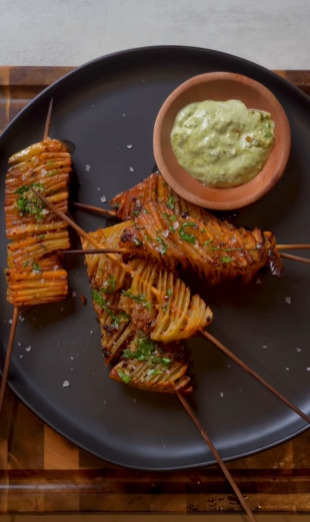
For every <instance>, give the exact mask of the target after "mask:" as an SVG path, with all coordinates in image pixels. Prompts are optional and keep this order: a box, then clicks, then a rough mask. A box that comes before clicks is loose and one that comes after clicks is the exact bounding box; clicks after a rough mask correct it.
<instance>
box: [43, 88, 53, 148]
mask: <svg viewBox="0 0 310 522" xmlns="http://www.w3.org/2000/svg"><path fill="white" fill-rule="evenodd" d="M52 110H53V98H51V101H50V105H49V108H48V113H47V118H46V123H45V129H44V135H43V139H44V140H46V138H48V135H49V133H50V128H51V121H52Z"/></svg>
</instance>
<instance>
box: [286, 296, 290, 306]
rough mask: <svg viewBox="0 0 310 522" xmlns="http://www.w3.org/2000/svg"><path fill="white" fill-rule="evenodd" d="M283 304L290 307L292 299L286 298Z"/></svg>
mask: <svg viewBox="0 0 310 522" xmlns="http://www.w3.org/2000/svg"><path fill="white" fill-rule="evenodd" d="M285 302H286V303H287V304H289V305H290V304H291V302H292V298H291V297H286V298H285Z"/></svg>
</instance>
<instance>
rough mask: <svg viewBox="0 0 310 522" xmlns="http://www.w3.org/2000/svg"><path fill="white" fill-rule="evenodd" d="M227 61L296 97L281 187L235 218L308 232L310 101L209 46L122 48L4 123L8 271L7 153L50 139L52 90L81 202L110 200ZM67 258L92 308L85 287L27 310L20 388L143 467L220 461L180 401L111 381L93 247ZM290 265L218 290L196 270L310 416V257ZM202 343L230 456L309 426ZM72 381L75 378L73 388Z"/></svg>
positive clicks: (217, 311) (200, 387)
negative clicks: (179, 90)
mask: <svg viewBox="0 0 310 522" xmlns="http://www.w3.org/2000/svg"><path fill="white" fill-rule="evenodd" d="M217 70H218V71H231V72H237V73H240V74H244V75H247V76H250V77H252V78H254V79H255V80H257V81H259V82H261V83H263V84H264V85H265V86H266V87H268V89H270V90H271V91H272V92H273V93H274V94H275V96H276V97H277V98H278V99H279V101H280V103H281V104H282V105H283V107H284V109H285V111H286V113H287V116H288V118H289V121H290V125H291V131H292V151H291V156H290V160H289V164H288V167H287V169H286V172H285V174H284V176H283V178H282V179H281V182H280V184H279V185H278V186H277V187H275V188H274V189H273V190H272V191H271V192H270V193H269V194H268V195H267V196H266V197H265V198H264V199H262V200H261V201H259V202H258V203H256V204H255V205H252V206H251V207H249V208H246V209H244V210H242V211H241V212H238V214H235V215H234V214H232V215H231V218H232V219H233V222H234V223H235V224H240V225H241V224H242V225H244V226H248V227H255V226H258V227H260V228H262V229H271V230H273V231H274V232H275V233H276V235H277V238H278V241H279V242H281V243H283V242H285V243H291V242H296V243H303V242H309V237H310V235H309V231H308V226H307V223H308V219H309V208H310V207H309V201H310V175H309V172H310V100H309V99H308V98H307V97H306V96H305V95H304V94H302V93H301V92H300V91H298V90H297V89H296V88H294V87H293V86H292V85H290V84H289V83H288V82H286V81H285V80H283V79H282V78H280V77H278V76H276V75H275V74H273V73H271V72H269V71H268V70H266V69H263V68H261V67H259V66H257V65H254V64H252V63H250V62H247V61H245V60H242V59H239V58H235V57H233V56H229V55H226V54H221V53H217V52H214V51H208V50H202V49H194V48H182V47H156V48H146V49H136V50H132V51H127V52H121V53H118V54H114V55H111V56H107V57H104V58H101V59H99V60H96V61H94V62H91V63H89V64H87V65H85V66H83V67H81V68H79V69H77V70H76V71H74V72H73V73H71V74H69V75H68V76H66V77H65V78H63V79H62V80H60V81H58V82H57V83H56V84H54V85H53V86H51V87H50V88H48V89H47V90H45V91H44V92H43V93H42V94H41V95H40V96H38V97H37V98H36V99H35V100H34V101H33V102H32V103H30V104H29V105H28V106H27V107H26V109H24V110H23V111H22V113H21V114H19V115H18V117H17V118H16V119H15V120H14V121H13V123H12V124H11V125H10V126H9V127H8V128H7V129H6V131H5V132H4V133H3V135H2V136H1V138H0V170H1V189H0V207H1V214H0V217H1V241H2V245H3V247H2V248H1V251H0V265H1V269H4V267H5V266H6V252H5V248H4V244H5V234H4V228H5V227H4V215H3V210H2V208H3V201H4V179H5V172H6V167H7V158H8V156H9V155H11V154H12V153H13V152H15V151H18V150H20V149H22V148H23V147H26V146H28V145H29V144H31V143H33V142H36V141H39V140H41V139H42V135H43V128H44V122H45V118H46V112H47V107H48V104H49V100H50V97H51V96H53V97H54V110H53V119H52V127H51V136H53V137H57V138H60V139H67V140H70V141H72V142H73V143H74V144H75V146H76V151H75V153H74V156H73V159H74V167H75V171H76V174H77V177H78V180H79V181H80V183H81V187H80V190H79V193H80V194H79V195H80V200H81V201H83V202H86V203H90V204H94V205H102V203H101V202H100V198H101V197H102V196H103V195H105V196H106V198H107V201H108V200H109V199H110V198H111V197H112V196H114V195H115V194H117V193H118V192H120V191H122V190H124V189H127V188H129V187H131V186H133V185H134V184H135V183H137V182H138V181H140V180H141V179H143V178H145V177H147V176H148V175H149V174H150V172H151V170H152V166H153V164H154V158H153V152H152V133H153V125H154V121H155V118H156V115H157V112H158V110H159V108H160V106H161V104H162V103H163V101H164V100H165V99H166V97H167V96H168V95H169V94H170V93H171V91H172V90H173V89H175V88H176V87H177V86H178V85H180V83H182V82H184V81H185V80H187V79H188V78H190V77H191V76H194V75H197V74H201V73H205V72H210V71H217ZM127 145H133V147H132V148H131V149H129V148H127ZM86 165H90V167H91V169H90V171H89V172H88V171H87V170H86ZM130 167H133V169H134V172H131V171H130ZM99 188H100V190H98V189H99ZM104 206H106V207H107V206H108V203H106V204H104ZM75 217H76V219H77V220H78V222H79V224H80V225H81V226H82V227H84V228H85V229H86V230H88V231H89V230H93V229H95V228H97V227H99V226H105V220H104V219H102V218H100V217H98V216H93V215H86V214H83V213H80V212H77V213H76V215H75ZM67 267H68V269H69V282H70V287H71V291H75V292H77V294H84V295H85V296H86V297H87V299H88V303H87V306H83V305H82V303H81V301H80V299H79V297H78V296H77V297H71V298H70V299H68V301H67V302H65V303H60V304H54V305H45V306H41V307H38V308H35V309H33V310H32V311H29V313H27V315H26V319H25V321H24V322H23V323H20V322H19V323H18V331H17V335H16V342H15V347H14V353H13V358H12V365H11V370H10V378H9V385H10V386H11V388H12V389H13V390H14V391H15V393H16V394H17V395H18V396H19V397H20V398H21V399H22V400H23V401H24V402H25V403H26V404H27V405H28V406H29V407H30V408H31V409H32V410H33V411H35V412H36V413H37V414H38V415H39V416H40V417H41V418H42V419H44V421H46V422H47V423H48V424H50V425H51V426H53V427H54V428H55V429H56V430H57V431H59V432H60V433H62V434H63V435H65V436H66V437H67V438H69V439H70V440H72V441H74V442H75V443H77V444H78V445H79V446H81V447H83V448H86V449H87V450H89V451H90V452H92V453H95V454H96V455H99V456H100V457H102V458H104V459H106V460H109V461H112V462H115V463H119V464H122V465H125V466H130V467H136V468H143V469H168V468H170V469H171V468H174V469H176V468H184V467H190V466H200V465H204V464H208V463H210V462H212V461H213V458H212V456H211V454H210V452H209V451H208V449H207V448H206V445H205V443H204V442H203V440H202V439H201V437H200V435H199V434H198V432H197V431H196V429H195V427H194V426H193V425H192V423H191V421H190V420H189V418H188V417H187V415H186V414H185V413H184V411H183V410H182V408H181V406H180V404H179V403H178V401H177V399H176V398H175V397H173V396H168V397H167V396H162V395H155V394H151V393H146V392H139V391H136V390H134V389H131V388H128V387H126V386H125V385H121V384H118V383H115V382H112V381H111V380H109V378H108V372H107V370H106V369H105V367H104V364H103V361H102V359H101V353H100V340H99V327H98V324H97V322H96V320H95V314H94V311H93V307H92V303H91V299H90V289H89V286H88V281H87V276H86V270H85V266H84V264H83V259H82V257H79V258H70V260H68V265H67ZM285 268H286V271H285V277H284V278H283V279H282V280H277V279H275V278H273V277H272V276H271V275H269V274H268V273H265V274H262V275H260V276H259V280H257V278H256V279H255V280H254V281H253V282H251V283H249V284H248V285H244V284H242V283H240V282H239V283H231V284H228V285H221V286H220V287H214V288H211V289H208V288H207V285H206V283H205V282H203V283H202V282H201V281H199V280H197V279H195V280H192V286H193V289H195V290H197V291H200V292H201V293H202V295H203V296H204V297H205V298H206V300H207V302H208V303H209V304H210V306H211V307H212V308H213V311H214V316H215V320H214V324H213V325H212V327H211V329H210V331H211V332H212V333H213V334H214V335H215V336H217V337H218V338H219V339H220V340H221V341H223V342H224V343H226V344H227V346H229V347H230V348H231V349H232V350H233V351H234V352H235V353H236V354H238V355H239V356H240V357H241V358H242V359H244V360H245V361H246V362H247V363H248V364H249V365H250V366H252V367H253V368H254V369H255V370H256V371H257V372H258V373H259V374H260V375H261V376H262V377H264V378H265V379H267V380H268V381H269V382H270V383H271V384H273V385H274V386H275V387H276V388H277V389H278V390H279V391H281V392H282V393H283V394H284V395H286V396H287V397H288V398H289V399H291V401H292V402H294V403H295V404H297V405H298V406H299V407H300V408H301V409H302V410H304V411H305V412H306V413H307V414H309V413H310V396H309V384H310V372H307V367H309V366H310V346H309V310H310V273H309V268H308V266H306V265H300V264H297V263H295V264H294V263H292V262H290V261H287V262H285ZM0 282H1V288H0V310H1V312H0V334H1V363H2V364H3V357H4V352H5V349H4V347H5V346H6V345H7V341H8V335H9V327H10V325H9V323H8V320H9V319H10V317H11V316H12V308H11V306H9V305H8V304H7V303H6V301H5V293H6V284H5V279H4V276H1V280H0ZM259 283H261V284H259ZM289 302H290V303H291V304H289ZM18 343H21V345H19V344H18ZM29 345H30V346H31V351H29V352H27V351H26V350H25V348H26V347H27V346H29ZM189 345H190V347H191V348H192V350H193V353H192V360H193V367H192V371H193V373H194V374H195V382H196V389H195V392H194V394H193V404H194V405H195V409H196V411H197V414H198V416H199V418H200V420H201V422H202V424H203V425H204V427H205V428H206V429H207V430H208V432H209V434H210V436H211V437H212V439H213V442H214V444H215V446H216V447H217V449H218V450H219V451H220V453H221V455H222V456H223V458H224V459H232V458H235V457H238V456H241V455H246V454H249V453H252V452H255V451H259V450H261V449H264V448H267V447H269V446H271V445H273V444H276V443H278V442H280V441H283V440H285V439H287V438H289V437H292V436H293V435H296V434H297V433H298V432H300V431H302V430H303V429H304V428H305V422H304V421H303V420H301V419H300V418H299V417H298V416H297V415H295V414H294V413H292V412H291V411H290V410H289V409H288V408H286V407H285V406H284V405H283V404H282V403H281V402H279V401H278V400H277V399H276V398H275V397H273V396H272V395H271V394H270V393H269V392H268V391H266V390H265V389H264V388H262V386H261V385H260V384H258V383H257V382H255V381H254V380H253V379H252V378H251V377H250V376H248V375H247V374H246V373H245V372H243V371H242V370H241V369H239V368H238V367H236V366H235V365H234V364H233V363H231V362H230V361H229V360H228V359H227V358H226V357H224V356H223V355H222V354H221V353H220V352H219V351H218V350H217V349H216V348H214V347H213V346H212V345H210V344H209V343H208V342H207V341H206V340H204V339H200V338H196V339H192V340H191V341H190V342H189ZM265 346H267V348H264V347H265ZM297 349H298V350H297ZM21 356H23V357H22V358H21ZM65 380H68V381H70V384H71V385H70V387H68V388H63V386H62V384H63V382H64V381H65Z"/></svg>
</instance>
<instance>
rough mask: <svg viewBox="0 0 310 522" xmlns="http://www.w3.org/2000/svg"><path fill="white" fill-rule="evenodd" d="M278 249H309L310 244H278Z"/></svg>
mask: <svg viewBox="0 0 310 522" xmlns="http://www.w3.org/2000/svg"><path fill="white" fill-rule="evenodd" d="M276 248H277V250H309V249H310V245H307V244H305V245H300V244H298V245H276Z"/></svg>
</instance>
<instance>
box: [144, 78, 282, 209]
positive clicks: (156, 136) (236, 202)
mask: <svg viewBox="0 0 310 522" xmlns="http://www.w3.org/2000/svg"><path fill="white" fill-rule="evenodd" d="M228 80H229V81H230V82H231V81H234V82H237V83H242V84H244V85H246V86H249V87H251V88H254V90H256V91H258V92H259V93H260V95H261V96H263V97H264V98H265V99H267V100H268V101H269V102H270V103H271V104H272V105H273V106H274V107H275V109H276V111H277V114H278V115H279V116H278V120H279V119H280V121H281V140H282V146H281V155H280V159H279V162H278V163H277V166H276V168H275V169H274V170H273V171H271V174H270V176H269V177H268V179H267V180H266V182H265V183H264V184H263V185H262V186H261V187H260V188H259V189H256V190H254V191H253V192H251V186H252V187H253V185H254V183H253V182H254V181H255V179H256V178H257V176H259V175H260V173H261V172H262V171H263V169H264V167H265V166H264V167H263V169H262V170H261V171H260V173H258V174H257V175H256V176H255V177H254V178H253V179H252V180H250V181H249V182H248V183H245V184H243V185H239V186H237V187H232V188H213V187H205V186H204V189H206V188H207V189H208V197H207V198H206V197H205V196H203V197H202V196H199V195H196V194H194V193H192V192H190V191H189V190H187V189H186V188H185V187H184V186H183V185H182V183H180V182H179V181H178V180H177V179H176V178H175V177H174V176H173V175H172V173H171V172H170V169H169V167H168V165H167V162H166V159H165V154H164V153H163V151H162V146H161V139H160V136H161V133H162V128H163V124H164V122H165V118H166V116H167V113H168V110H169V108H170V106H171V104H172V102H173V101H175V100H176V99H177V98H178V97H179V96H180V95H181V94H183V93H184V92H185V91H187V90H188V89H189V88H191V87H194V86H195V85H198V84H200V83H209V82H212V81H228ZM228 99H230V98H228ZM170 146H171V144H170ZM290 150H291V129H290V124H289V121H288V118H287V115H286V113H285V111H284V109H283V107H282V105H281V104H280V102H279V101H278V99H277V98H276V97H275V95H274V94H273V93H272V92H271V91H270V90H269V89H268V88H267V87H265V85H263V84H262V83H260V82H258V81H256V80H253V79H252V78H250V77H248V76H245V75H241V74H238V73H233V72H223V71H216V72H209V73H204V74H199V75H197V76H193V77H192V78H190V79H188V80H186V81H185V82H183V83H182V84H181V85H179V86H178V87H177V88H176V89H175V90H174V91H172V93H171V94H170V95H169V96H168V97H167V98H166V100H165V101H164V103H163V104H162V106H161V108H160V110H159V112H158V114H157V117H156V120H155V124H154V131H153V152H154V157H155V161H156V164H157V166H158V168H159V171H160V173H161V174H162V176H163V177H164V179H165V180H166V182H167V183H168V184H169V185H170V186H171V188H172V189H173V190H174V191H175V192H176V193H177V194H178V195H179V196H181V197H183V198H184V199H186V200H187V201H190V202H191V203H194V204H196V205H199V206H201V207H205V208H210V209H213V210H234V209H239V208H242V207H245V206H247V205H250V204H251V203H254V202H255V201H257V200H259V199H260V198H262V197H263V196H264V195H265V194H267V193H268V192H269V191H270V190H271V189H272V188H273V187H274V186H275V185H276V183H277V182H278V181H279V179H280V178H281V177H282V175H283V173H284V170H285V167H286V165H287V162H288V159H289V155H290ZM273 151H274V148H273V149H272V150H271V153H270V155H269V157H268V159H267V162H268V160H269V158H270V157H271V156H272V154H273ZM267 162H266V164H267ZM266 164H265V165H266ZM179 168H180V169H181V170H182V171H183V172H184V173H185V175H186V176H190V174H189V173H187V172H186V171H185V169H183V168H182V167H181V166H179ZM190 177H191V179H192V180H194V182H195V183H201V182H199V181H198V180H195V178H193V177H192V176H190ZM251 184H252V185H251ZM245 186H248V187H249V194H248V195H247V196H245V195H244V194H243V195H242V196H240V189H241V188H243V187H245ZM243 190H244V189H243ZM223 191H229V193H227V194H228V195H231V196H232V197H231V198H229V199H227V200H224V201H223V200H217V199H216V195H219V193H221V195H222V194H223Z"/></svg>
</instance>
